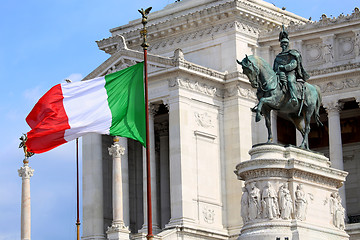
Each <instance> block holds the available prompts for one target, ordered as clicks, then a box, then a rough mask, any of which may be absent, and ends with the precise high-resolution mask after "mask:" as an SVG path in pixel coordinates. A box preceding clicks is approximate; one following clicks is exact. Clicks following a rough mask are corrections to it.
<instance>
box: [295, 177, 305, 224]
mask: <svg viewBox="0 0 360 240" xmlns="http://www.w3.org/2000/svg"><path fill="white" fill-rule="evenodd" d="M307 205H308V200H307V199H306V195H305V192H304V189H303V186H302V184H299V185H298V186H297V187H296V191H295V218H296V219H297V220H300V221H305V220H306V213H307Z"/></svg>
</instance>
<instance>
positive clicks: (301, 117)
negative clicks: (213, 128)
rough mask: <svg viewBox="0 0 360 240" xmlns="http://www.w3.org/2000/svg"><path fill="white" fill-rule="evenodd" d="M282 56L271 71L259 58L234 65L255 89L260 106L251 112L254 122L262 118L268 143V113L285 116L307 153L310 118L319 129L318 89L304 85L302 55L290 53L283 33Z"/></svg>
mask: <svg viewBox="0 0 360 240" xmlns="http://www.w3.org/2000/svg"><path fill="white" fill-rule="evenodd" d="M279 41H280V46H281V48H282V52H281V53H279V54H278V55H277V56H276V58H275V61H274V66H273V68H271V67H270V65H269V64H268V63H267V62H266V61H265V60H264V59H262V58H261V57H257V56H246V57H245V58H244V59H243V60H242V61H241V62H240V61H237V62H238V63H239V64H240V65H241V66H242V69H243V73H244V74H245V75H246V76H247V77H248V78H249V81H250V83H251V86H252V87H253V88H257V93H256V95H257V98H258V100H259V103H258V104H257V105H256V106H255V107H254V108H252V111H253V112H255V113H256V117H255V120H256V122H258V121H260V120H261V115H263V116H264V117H265V124H266V127H267V130H268V141H267V142H268V143H271V142H272V132H271V120H270V112H271V110H275V111H278V112H280V113H283V114H285V115H286V116H287V117H288V119H289V120H290V121H292V122H293V123H294V125H295V127H296V128H297V129H298V130H299V131H300V132H301V134H302V136H303V141H302V143H301V145H300V147H301V148H305V149H309V139H308V135H309V132H310V120H311V117H312V115H314V117H315V121H316V123H317V124H318V125H322V123H321V121H320V116H319V108H320V105H321V96H320V89H319V87H317V86H315V85H311V84H309V83H307V82H306V80H307V79H309V77H310V76H309V75H308V74H307V73H306V71H305V70H304V68H303V66H302V59H301V54H300V52H298V51H297V50H293V49H289V37H288V33H287V31H286V30H285V29H284V27H283V30H282V31H281V32H280V35H279Z"/></svg>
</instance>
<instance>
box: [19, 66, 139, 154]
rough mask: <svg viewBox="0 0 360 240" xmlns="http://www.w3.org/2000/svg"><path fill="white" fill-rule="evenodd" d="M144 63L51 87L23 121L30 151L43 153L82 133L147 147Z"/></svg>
mask: <svg viewBox="0 0 360 240" xmlns="http://www.w3.org/2000/svg"><path fill="white" fill-rule="evenodd" d="M143 69H144V63H143V62H141V63H138V64H136V65H134V66H131V67H129V68H126V69H124V70H121V71H118V72H115V73H111V74H109V75H106V76H104V77H98V78H94V79H91V80H86V81H80V82H74V83H63V84H58V85H56V86H54V87H52V88H51V89H50V90H49V91H48V92H47V93H45V95H44V96H42V97H41V98H40V99H39V101H38V102H37V103H36V104H35V106H34V108H33V109H32V110H31V112H30V113H29V115H28V116H27V117H26V122H27V123H28V124H29V126H30V127H31V130H30V131H29V132H28V133H27V136H28V140H27V141H26V146H27V148H28V151H29V152H32V153H42V152H46V151H49V150H51V149H53V148H55V147H57V146H59V145H61V144H64V143H66V142H69V141H71V140H74V139H76V138H78V137H80V136H83V135H84V134H86V133H99V134H109V135H113V136H122V137H128V138H132V139H134V140H137V141H139V142H140V143H141V144H142V145H143V146H145V141H146V130H145V100H144V82H143V80H144V78H143V72H144V70H143Z"/></svg>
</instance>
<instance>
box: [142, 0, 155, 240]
mask: <svg viewBox="0 0 360 240" xmlns="http://www.w3.org/2000/svg"><path fill="white" fill-rule="evenodd" d="M150 11H151V7H149V8H147V9H146V10H144V9H141V10H139V12H140V13H141V15H142V20H141V23H142V24H143V29H142V30H141V31H140V34H141V36H142V37H143V43H142V44H141V46H142V47H143V49H144V75H145V80H144V81H145V114H146V175H147V176H146V183H147V188H146V189H147V219H148V235H147V236H146V238H147V239H148V240H152V239H153V238H154V235H153V232H152V230H153V229H152V228H153V226H152V204H151V173H150V144H149V97H148V73H147V49H148V47H149V44H148V43H147V39H146V38H147V30H146V24H147V17H148V14H149V13H150Z"/></svg>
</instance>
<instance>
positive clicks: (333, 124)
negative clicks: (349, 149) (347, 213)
mask: <svg viewBox="0 0 360 240" xmlns="http://www.w3.org/2000/svg"><path fill="white" fill-rule="evenodd" d="M324 107H325V109H326V112H327V114H328V128H329V157H330V161H331V166H332V167H333V168H337V169H340V170H344V162H343V149H342V140H341V125H340V111H341V109H342V107H343V103H341V102H339V101H337V100H336V101H331V102H324ZM339 194H340V197H341V199H342V203H343V206H344V208H345V209H346V197H345V186H342V187H341V188H340V189H339Z"/></svg>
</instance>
